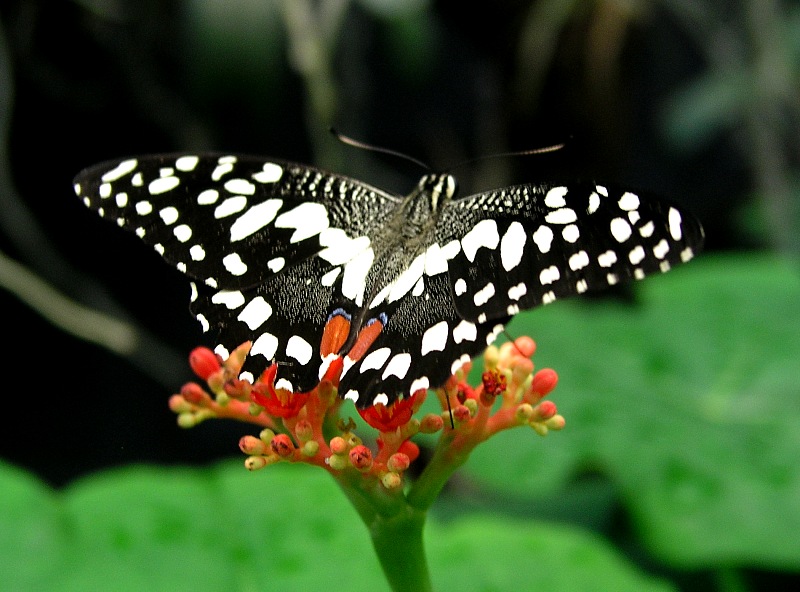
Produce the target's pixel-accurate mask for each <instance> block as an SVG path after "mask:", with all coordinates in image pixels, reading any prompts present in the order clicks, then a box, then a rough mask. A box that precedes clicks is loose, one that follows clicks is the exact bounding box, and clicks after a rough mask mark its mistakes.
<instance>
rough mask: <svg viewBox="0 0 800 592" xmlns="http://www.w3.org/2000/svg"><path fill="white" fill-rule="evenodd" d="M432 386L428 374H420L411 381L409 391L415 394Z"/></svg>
mask: <svg viewBox="0 0 800 592" xmlns="http://www.w3.org/2000/svg"><path fill="white" fill-rule="evenodd" d="M430 386H431V383H430V381H429V380H428V377H427V376H420V377H419V378H417V379H416V380H415V381H414V382H412V383H411V388H409V389H408V393H409V394H410V395H413V394H414V393H416V392H417V391H420V390H428V389H429V388H430Z"/></svg>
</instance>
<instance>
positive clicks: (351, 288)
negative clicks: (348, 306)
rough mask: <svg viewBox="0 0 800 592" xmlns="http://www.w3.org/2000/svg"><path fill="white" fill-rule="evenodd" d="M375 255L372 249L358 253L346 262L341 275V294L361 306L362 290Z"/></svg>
mask: <svg viewBox="0 0 800 592" xmlns="http://www.w3.org/2000/svg"><path fill="white" fill-rule="evenodd" d="M374 258H375V253H374V251H373V250H372V248H371V247H370V248H368V249H366V250H365V251H362V252H361V253H359V254H358V255H357V256H356V257H355V258H353V260H352V261H348V262H347V264H346V265H345V266H344V274H343V275H342V294H344V295H345V297H347V298H349V299H350V300H353V301H354V302H355V303H356V304H358V305H359V306H361V303H362V301H363V299H364V289H365V288H366V281H367V274H368V273H369V270H370V269H371V268H372V261H373V260H374Z"/></svg>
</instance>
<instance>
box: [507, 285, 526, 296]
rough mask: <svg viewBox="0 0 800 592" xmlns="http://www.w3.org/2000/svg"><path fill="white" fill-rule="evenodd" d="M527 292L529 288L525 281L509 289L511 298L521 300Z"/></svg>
mask: <svg viewBox="0 0 800 592" xmlns="http://www.w3.org/2000/svg"><path fill="white" fill-rule="evenodd" d="M527 293H528V288H527V286H526V285H525V282H520V283H518V284H517V285H516V286H511V287H510V288H509V289H508V297H509V298H510V299H511V300H519V299H520V298H522V297H523V296H525V294H527Z"/></svg>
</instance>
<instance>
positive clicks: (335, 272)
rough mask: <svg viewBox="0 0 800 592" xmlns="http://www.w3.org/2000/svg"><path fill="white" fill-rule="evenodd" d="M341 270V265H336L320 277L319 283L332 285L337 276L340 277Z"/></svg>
mask: <svg viewBox="0 0 800 592" xmlns="http://www.w3.org/2000/svg"><path fill="white" fill-rule="evenodd" d="M341 272H342V268H341V267H334V268H333V269H331V270H330V271H329V272H328V273H326V274H325V275H323V276H322V277H321V278H320V280H319V283H320V284H322V285H323V286H332V285H333V283H334V282H335V281H336V278H337V277H339V274H340V273H341Z"/></svg>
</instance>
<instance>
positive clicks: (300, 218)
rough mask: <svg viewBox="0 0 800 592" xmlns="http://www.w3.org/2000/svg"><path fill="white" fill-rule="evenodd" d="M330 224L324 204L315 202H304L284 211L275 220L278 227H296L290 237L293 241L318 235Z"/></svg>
mask: <svg viewBox="0 0 800 592" xmlns="http://www.w3.org/2000/svg"><path fill="white" fill-rule="evenodd" d="M329 225H330V222H329V221H328V210H327V209H326V208H325V206H324V205H322V204H320V203H314V202H310V201H307V202H303V203H301V204H300V205H298V206H296V207H294V208H292V209H291V210H289V211H287V212H284V213H283V214H281V215H280V216H278V218H277V219H276V220H275V226H276V227H277V228H294V229H295V231H294V233H293V234H292V237H291V238H290V239H289V241H290V242H292V243H297V242H300V241H301V240H305V239H307V238H311V237H312V236H316V235H317V234H319V233H320V232H322V231H323V230H325V229H326V228H328V226H329Z"/></svg>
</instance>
